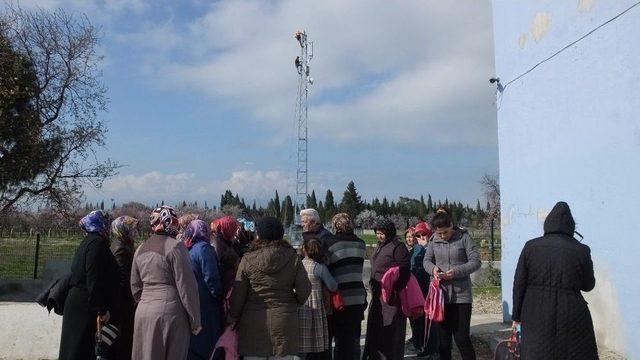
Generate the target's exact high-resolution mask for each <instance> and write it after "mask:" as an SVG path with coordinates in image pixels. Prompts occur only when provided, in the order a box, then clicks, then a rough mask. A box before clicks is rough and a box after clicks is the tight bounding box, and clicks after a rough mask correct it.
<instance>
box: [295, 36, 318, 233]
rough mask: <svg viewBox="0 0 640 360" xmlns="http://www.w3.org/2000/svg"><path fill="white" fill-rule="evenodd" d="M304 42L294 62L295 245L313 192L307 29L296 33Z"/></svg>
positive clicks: (309, 53) (310, 80)
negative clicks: (295, 97)
mask: <svg viewBox="0 0 640 360" xmlns="http://www.w3.org/2000/svg"><path fill="white" fill-rule="evenodd" d="M293 36H294V38H295V39H296V40H297V41H298V44H300V55H299V56H297V57H296V59H295V61H294V65H295V67H296V70H297V71H298V99H297V102H296V118H297V121H298V148H297V152H298V160H297V165H296V195H295V202H294V210H295V216H294V219H295V220H294V224H293V226H291V228H290V230H289V239H290V241H291V244H293V245H300V244H302V222H301V219H300V210H302V209H304V208H305V205H306V203H307V195H308V193H309V181H308V170H309V168H308V152H307V150H308V137H307V134H308V128H307V121H308V120H309V103H308V99H309V87H310V86H311V85H313V78H312V77H311V68H310V66H309V62H310V61H311V59H313V42H312V41H309V40H308V38H307V33H306V31H304V30H298V31H296V32H295V34H294V35H293Z"/></svg>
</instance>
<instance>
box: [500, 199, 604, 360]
mask: <svg viewBox="0 0 640 360" xmlns="http://www.w3.org/2000/svg"><path fill="white" fill-rule="evenodd" d="M574 232H575V222H574V220H573V217H572V216H571V210H570V209H569V205H567V204H566V203H565V202H559V203H557V204H556V205H555V206H554V207H553V209H552V210H551V212H550V213H549V215H548V216H547V218H546V220H545V222H544V236H543V237H540V238H537V239H533V240H530V241H528V242H527V243H526V244H525V246H524V249H522V253H521V254H520V259H519V260H518V267H517V269H516V273H515V278H514V283H513V315H512V319H513V321H514V326H517V325H520V327H521V332H522V347H521V355H522V359H523V360H537V359H545V360H551V359H562V360H571V359H576V360H577V359H580V360H591V359H598V348H597V346H596V338H595V334H594V331H593V323H592V320H591V313H590V312H589V307H588V306H587V302H586V301H585V300H584V298H583V297H582V293H581V292H580V291H590V290H592V289H593V288H594V287H595V283H596V281H595V278H594V276H593V263H592V261H591V250H590V249H589V247H588V246H587V245H584V244H581V243H580V242H578V240H576V239H575V238H573V234H574Z"/></svg>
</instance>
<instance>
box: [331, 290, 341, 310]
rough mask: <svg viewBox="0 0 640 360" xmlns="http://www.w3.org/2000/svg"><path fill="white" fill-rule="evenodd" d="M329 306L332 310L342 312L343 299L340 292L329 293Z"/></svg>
mask: <svg viewBox="0 0 640 360" xmlns="http://www.w3.org/2000/svg"><path fill="white" fill-rule="evenodd" d="M331 305H332V306H333V310H335V311H342V310H344V299H343V298H342V295H341V294H340V292H338V291H336V292H334V293H331Z"/></svg>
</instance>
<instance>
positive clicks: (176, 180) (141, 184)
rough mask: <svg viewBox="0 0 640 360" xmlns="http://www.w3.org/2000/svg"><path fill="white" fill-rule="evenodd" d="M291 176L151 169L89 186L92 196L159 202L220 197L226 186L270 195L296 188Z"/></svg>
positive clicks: (253, 194) (249, 195)
mask: <svg viewBox="0 0 640 360" xmlns="http://www.w3.org/2000/svg"><path fill="white" fill-rule="evenodd" d="M293 184H294V182H293V179H292V177H291V176H288V175H287V174H285V173H283V172H281V171H278V170H266V171H263V170H255V171H254V170H252V171H249V170H238V171H233V172H231V174H230V175H229V177H227V178H222V179H209V180H203V179H202V176H197V175H196V174H194V173H174V174H171V173H163V172H160V171H151V172H148V173H144V174H126V175H117V176H114V177H112V178H110V179H107V180H106V181H105V182H104V184H103V186H102V189H100V190H98V191H97V192H95V191H93V190H87V196H88V197H89V198H90V199H91V200H93V199H94V198H97V199H100V198H104V199H115V200H116V201H120V202H122V201H129V200H138V201H150V202H157V201H160V200H162V199H164V200H166V201H180V200H185V199H186V200H189V201H193V200H206V199H217V198H218V197H219V196H220V194H222V193H223V192H224V191H225V190H231V191H232V192H234V193H239V194H241V195H242V196H243V197H244V198H245V199H259V200H263V199H267V198H270V197H271V196H273V193H274V191H275V190H278V191H280V192H281V193H282V194H285V193H289V192H291V191H292V190H293Z"/></svg>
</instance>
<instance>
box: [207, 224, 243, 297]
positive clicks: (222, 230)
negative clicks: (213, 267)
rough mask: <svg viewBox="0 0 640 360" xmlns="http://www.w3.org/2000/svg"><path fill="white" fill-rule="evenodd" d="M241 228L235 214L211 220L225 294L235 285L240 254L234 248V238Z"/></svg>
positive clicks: (214, 245) (213, 242) (213, 240)
mask: <svg viewBox="0 0 640 360" xmlns="http://www.w3.org/2000/svg"><path fill="white" fill-rule="evenodd" d="M239 230H240V223H239V222H238V220H236V219H235V218H234V217H233V216H225V217H223V218H220V219H216V220H213V221H212V222H211V232H212V245H213V247H214V248H215V249H216V254H217V255H218V264H219V265H220V273H221V274H222V291H223V292H224V294H227V292H228V291H229V290H230V289H231V287H232V286H233V279H234V278H235V277H236V270H237V269H238V264H239V263H240V255H239V254H238V253H236V250H234V248H233V240H234V238H235V237H236V235H237V234H238V231H239Z"/></svg>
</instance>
